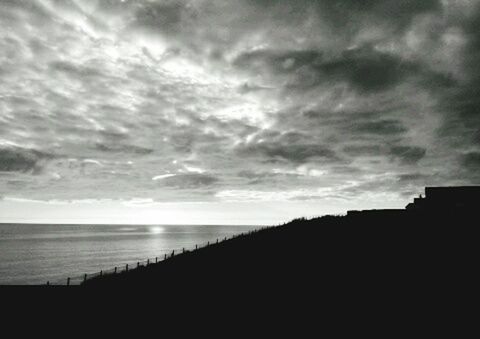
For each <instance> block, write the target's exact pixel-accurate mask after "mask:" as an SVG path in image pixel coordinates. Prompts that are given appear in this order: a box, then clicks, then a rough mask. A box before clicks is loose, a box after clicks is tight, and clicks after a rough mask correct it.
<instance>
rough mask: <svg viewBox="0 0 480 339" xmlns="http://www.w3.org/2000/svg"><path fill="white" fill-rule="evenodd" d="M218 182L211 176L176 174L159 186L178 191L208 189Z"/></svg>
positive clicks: (161, 182) (163, 180) (161, 181)
mask: <svg viewBox="0 0 480 339" xmlns="http://www.w3.org/2000/svg"><path fill="white" fill-rule="evenodd" d="M217 182H219V179H218V178H217V177H216V176H214V175H211V174H202V173H189V174H178V175H175V176H171V177H167V178H165V179H162V180H160V181H159V183H160V185H162V186H167V187H173V188H179V189H199V188H208V187H210V186H212V185H214V184H216V183H217Z"/></svg>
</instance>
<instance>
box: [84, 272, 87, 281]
mask: <svg viewBox="0 0 480 339" xmlns="http://www.w3.org/2000/svg"><path fill="white" fill-rule="evenodd" d="M83 282H87V273H85V274H84V275H83Z"/></svg>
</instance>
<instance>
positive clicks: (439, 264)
mask: <svg viewBox="0 0 480 339" xmlns="http://www.w3.org/2000/svg"><path fill="white" fill-rule="evenodd" d="M475 224H476V222H475V220H474V219H473V218H471V216H467V215H462V216H459V215H458V214H457V215H441V216H436V217H433V216H432V215H421V214H415V213H405V212H394V213H381V212H378V213H368V214H358V215H351V216H346V217H323V218H319V219H314V220H297V221H294V222H291V223H289V224H287V225H284V226H280V227H276V228H270V229H266V230H262V231H260V232H258V233H255V234H252V235H248V236H244V237H239V238H236V239H232V240H228V241H225V242H222V243H220V244H218V245H213V246H210V247H207V248H204V249H200V250H198V251H194V252H189V253H186V254H182V255H178V256H176V257H173V258H172V259H169V260H167V261H165V262H162V263H159V264H156V265H150V266H148V267H146V268H140V269H138V270H133V271H130V272H128V273H126V274H117V275H114V276H104V277H102V278H99V279H93V280H90V281H88V282H87V284H86V286H85V287H87V288H101V289H105V290H110V291H112V290H115V289H119V290H124V289H126V288H127V289H132V290H134V289H138V290H139V291H140V290H143V291H146V290H155V291H157V292H158V293H159V294H160V295H165V296H166V297H168V296H170V297H175V296H179V295H182V296H185V295H191V296H198V295H206V296H208V297H210V298H213V299H215V298H219V299H221V298H222V296H224V297H225V298H232V296H236V298H237V299H241V298H242V297H245V296H246V297H248V298H249V300H262V299H265V298H269V299H277V301H278V300H290V301H291V300H296V301H300V302H301V301H302V300H303V301H312V302H313V300H315V301H317V302H318V301H320V302H324V303H329V304H335V305H337V306H338V307H341V305H342V304H345V305H347V304H348V305H349V307H353V306H355V305H356V306H355V307H360V308H363V307H368V306H371V305H375V307H377V308H378V307H380V308H381V307H388V309H391V308H392V307H393V308H397V306H398V308H400V307H402V306H408V305H409V304H415V305H417V306H416V307H417V308H418V307H420V308H421V307H422V306H421V305H424V306H427V305H428V307H429V309H431V308H432V307H433V308H435V305H438V306H439V307H441V305H445V304H446V303H449V302H451V301H452V300H454V299H456V298H461V296H462V294H463V293H467V292H466V291H467V290H468V285H469V284H470V281H471V280H470V279H471V278H472V272H473V271H472V268H473V267H475V266H474V264H475V261H476V259H474V258H476V257H475V256H474V253H476V249H475V243H476V239H477V238H476V235H475V232H473V231H474V226H475ZM459 286H463V287H462V288H459ZM339 305H340V306H339ZM382 305H383V306H382ZM387 305H388V306H387Z"/></svg>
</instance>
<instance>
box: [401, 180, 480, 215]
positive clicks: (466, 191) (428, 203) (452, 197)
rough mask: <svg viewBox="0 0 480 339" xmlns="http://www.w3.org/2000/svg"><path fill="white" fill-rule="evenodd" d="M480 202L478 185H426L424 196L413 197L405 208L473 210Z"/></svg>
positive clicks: (479, 187)
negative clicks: (411, 201)
mask: <svg viewBox="0 0 480 339" xmlns="http://www.w3.org/2000/svg"><path fill="white" fill-rule="evenodd" d="M479 203H480V186H458V187H426V188H425V198H423V197H422V196H420V197H419V198H415V199H414V200H413V203H410V204H408V205H407V206H406V209H407V210H419V211H431V210H437V211H445V210H447V211H449V210H457V209H461V210H473V209H474V208H477V207H478V206H479Z"/></svg>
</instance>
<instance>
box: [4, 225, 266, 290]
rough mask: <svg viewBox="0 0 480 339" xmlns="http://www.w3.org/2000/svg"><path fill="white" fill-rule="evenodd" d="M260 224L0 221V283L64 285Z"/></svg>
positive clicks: (190, 247) (255, 227)
mask: <svg viewBox="0 0 480 339" xmlns="http://www.w3.org/2000/svg"><path fill="white" fill-rule="evenodd" d="M258 228H259V226H230V225H228V226H227V225H225V226H218V225H215V226H211V225H194V226H192V225H58V224H56V225H47V224H41V225H40V224H38V225H37V224H0V285H43V284H46V283H47V282H49V283H50V284H52V285H54V284H66V282H67V278H69V277H71V278H72V279H71V281H72V284H73V282H74V281H75V282H77V283H78V282H79V281H80V279H81V277H83V276H84V274H88V275H90V274H95V273H97V272H99V271H107V270H112V269H113V268H114V267H119V269H122V268H125V267H126V265H127V264H128V265H129V266H130V267H135V266H136V265H137V264H138V262H143V263H145V261H146V260H150V262H154V261H155V260H162V259H163V258H164V256H165V255H166V254H167V255H171V254H172V252H173V251H176V252H175V253H179V252H180V251H182V250H183V249H186V250H192V249H194V248H195V246H203V245H205V244H207V243H208V242H210V243H212V242H216V241H217V239H219V240H222V239H224V238H230V237H232V236H234V235H237V234H241V233H246V232H249V231H252V230H255V229H258Z"/></svg>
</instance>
